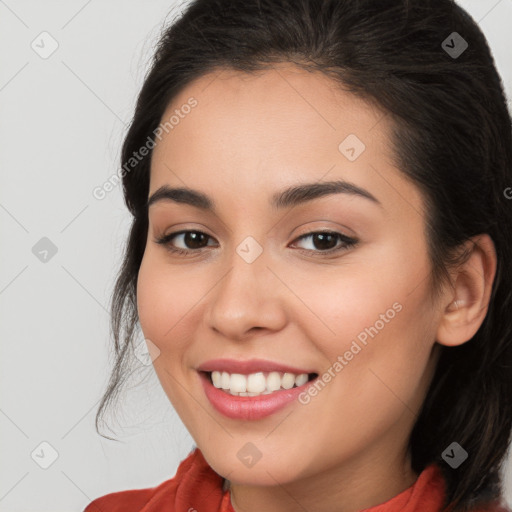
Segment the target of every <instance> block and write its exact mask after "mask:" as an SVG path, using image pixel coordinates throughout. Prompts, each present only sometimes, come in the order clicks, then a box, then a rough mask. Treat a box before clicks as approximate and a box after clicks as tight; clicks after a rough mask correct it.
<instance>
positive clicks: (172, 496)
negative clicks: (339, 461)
mask: <svg viewBox="0 0 512 512" xmlns="http://www.w3.org/2000/svg"><path fill="white" fill-rule="evenodd" d="M223 480H224V479H223V478H222V477H221V476H220V475H219V474H218V473H216V472H215V471H214V470H213V469H212V468H211V467H210V466H209V465H208V463H207V462H206V460H205V458H204V457H203V454H202V453H201V451H200V450H199V448H195V450H193V451H192V452H190V454H189V455H188V456H187V458H186V459H184V460H183V461H181V463H180V465H179V466H178V470H177V472H176V475H175V476H174V477H173V478H171V479H169V480H166V481H165V482H163V483H161V484H160V485H158V486H156V487H152V488H147V489H134V490H129V491H121V492H114V493H111V494H107V495H105V496H101V497H100V498H97V499H95V500H93V501H92V502H91V503H90V504H89V505H88V506H87V507H86V508H85V510H84V512H197V511H198V512H235V510H234V509H233V507H232V506H231V502H230V494H229V490H226V491H223V490H222V484H223ZM444 492H445V487H444V480H443V477H442V475H441V470H440V469H439V468H438V466H436V465H435V464H432V465H430V466H428V467H427V468H425V469H424V470H423V471H422V472H421V474H420V475H419V476H418V479H417V480H416V482H415V483H414V484H413V485H412V486H411V487H409V488H408V489H406V490H405V491H403V492H401V493H400V494H398V495H396V496H395V497H394V498H391V499H390V500H389V501H386V502H385V503H381V504H380V505H376V506H374V507H371V508H367V509H365V510H364V511H361V512H398V511H400V512H440V511H441V507H442V503H443V497H444ZM475 512H511V511H510V509H508V508H506V507H505V506H504V505H503V504H502V505H501V506H500V505H498V504H494V505H490V506H489V507H488V508H485V509H479V510H478V511H477V510H475Z"/></svg>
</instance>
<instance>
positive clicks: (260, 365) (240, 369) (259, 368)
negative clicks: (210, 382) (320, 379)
mask: <svg viewBox="0 0 512 512" xmlns="http://www.w3.org/2000/svg"><path fill="white" fill-rule="evenodd" d="M197 370H198V371H202V372H213V371H215V370H217V371H219V372H228V373H240V374H242V375H249V374H250V373H256V372H282V373H295V374H296V375H299V374H301V373H318V371H317V370H314V369H304V368H297V367H293V366H288V365H286V364H281V363H276V362H274V361H267V360H265V359H249V360H245V361H241V360H236V359H210V360H208V361H205V362H204V363H201V364H200V365H199V366H198V367H197Z"/></svg>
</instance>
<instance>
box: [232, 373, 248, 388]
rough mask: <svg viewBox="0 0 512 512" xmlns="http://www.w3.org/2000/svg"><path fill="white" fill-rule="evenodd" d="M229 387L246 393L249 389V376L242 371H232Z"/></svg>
mask: <svg viewBox="0 0 512 512" xmlns="http://www.w3.org/2000/svg"><path fill="white" fill-rule="evenodd" d="M229 389H230V390H231V391H235V392H236V393H245V392H246V391H247V378H246V377H245V375H242V374H240V373H232V374H231V378H230V380H229Z"/></svg>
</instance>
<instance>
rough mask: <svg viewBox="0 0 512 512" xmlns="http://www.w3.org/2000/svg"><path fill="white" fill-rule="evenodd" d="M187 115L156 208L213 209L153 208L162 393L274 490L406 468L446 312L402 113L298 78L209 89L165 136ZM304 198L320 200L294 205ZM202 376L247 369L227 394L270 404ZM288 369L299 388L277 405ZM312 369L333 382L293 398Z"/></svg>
mask: <svg viewBox="0 0 512 512" xmlns="http://www.w3.org/2000/svg"><path fill="white" fill-rule="evenodd" d="M191 98H193V100H191ZM187 104H188V105H191V104H194V105H195V106H194V107H193V108H188V107H184V106H185V105H187ZM176 110H178V113H176ZM173 115H175V119H174V122H172V128H169V127H168V128H167V132H166V131H165V130H164V132H163V136H162V137H161V140H159V141H157V145H156V147H155V149H154V153H153V156H152V164H151V178H150V192H149V197H151V196H152V195H153V194H154V193H155V192H156V191H158V190H159V189H160V190H163V189H162V187H169V188H170V189H175V188H187V189H192V190H193V191H195V192H196V193H198V194H202V195H204V196H207V199H209V203H210V205H209V207H208V204H206V203H207V201H202V202H199V201H198V200H197V199H196V200H192V199H191V198H192V196H191V195H186V194H184V193H181V194H179V195H177V194H175V193H174V194H173V193H171V192H168V193H167V194H165V193H163V194H160V199H159V200H156V199H155V200H154V201H152V202H151V205H150V207H149V210H148V216H149V226H148V238H147V245H146V249H145V253H144V257H143V260H142V264H141V267H140V272H139V277H138V285H137V301H138V304H137V305H138V312H139V319H140V324H141V327H142V331H143V333H144V336H145V338H146V339H148V340H150V341H151V343H152V344H154V345H155V346H156V347H158V351H159V355H158V357H157V358H156V359H155V360H154V362H153V364H154V367H155V370H156V373H157V375H158V378H159V380H160V382H161V385H162V386H163V389H164V390H165V392H166V394H167V396H168V397H169V399H170V401H171V402H172V405H173V406H174V408H175V409H176V411H177V412H178V414H179V415H180V417H181V419H182V421H183V422H184V424H185V426H186V428H187V429H188V431H189V432H190V434H191V435H192V437H193V438H194V440H195V441H196V443H197V445H198V446H199V448H200V449H201V451H202V452H203V454H204V456H205V458H206V459H207V461H208V462H209V463H210V465H211V466H212V467H213V468H214V469H215V471H217V472H218V473H219V474H221V475H223V476H225V477H227V478H228V479H229V480H230V481H231V482H238V483H240V484H257V485H275V483H276V481H278V482H281V483H283V484H285V483H291V482H297V481H299V480H301V481H305V480H304V479H308V478H314V477H315V475H319V474H321V473H322V474H324V475H325V474H326V473H325V472H337V473H338V474H347V475H348V474H350V475H355V474H358V472H361V471H362V468H365V469H364V471H365V472H366V473H368V471H369V469H368V468H370V467H371V468H377V467H381V468H383V469H385V470H389V468H395V467H403V465H404V464H406V462H405V461H406V460H407V453H406V446H407V441H408V436H409V433H410V431H411V429H412V427H413V425H414V423H415V420H416V414H417V413H418V410H419V408H420V406H421V403H422V401H423V399H424V396H425V393H426V391H427V387H428V384H429V382H430V379H431V377H432V371H433V369H434V367H435V362H436V358H435V356H436V354H437V352H436V351H435V350H433V348H434V347H435V346H437V345H435V335H436V334H435V333H436V327H437V325H438V322H439V312H438V311H437V310H436V308H434V307H433V306H432V303H431V301H430V295H429V294H430V286H431V282H430V279H429V274H430V265H429V261H428V257H427V242H426V239H425V234H424V230H425V217H424V212H423V207H424V206H423V201H422V196H421V195H420V193H419V191H418V189H417V188H416V187H415V186H414V185H413V184H412V183H411V182H409V181H408V180H407V179H406V178H405V177H404V176H403V174H401V173H400V171H399V170H398V169H397V168H396V167H394V164H393V158H392V153H391V149H390V147H389V143H388V135H389V133H390V129H391V128H390V124H389V118H388V116H385V115H383V113H382V112H380V111H378V110H377V109H376V108H375V107H372V106H370V105H369V104H367V103H365V102H363V101H362V100H360V99H357V98H356V97H354V96H353V95H351V94H349V93H348V92H344V91H341V90H340V89H339V88H338V87H337V86H336V85H335V84H334V83H333V82H331V81H330V79H328V78H327V77H325V76H324V75H321V74H318V73H308V72H305V71H302V70H299V69H298V68H295V67H293V66H292V65H286V64H283V65H280V66H276V67H274V68H273V69H271V70H266V71H261V72H259V73H258V74H254V75H247V74H242V73H239V72H235V71H232V70H231V71H230V70H223V71H222V72H219V71H217V72H216V73H215V74H209V75H205V76H203V77H201V78H200V79H198V80H196V81H195V82H193V83H192V84H190V85H189V86H188V87H186V88H185V89H184V90H183V91H182V92H181V93H180V94H179V96H177V97H175V98H174V100H173V101H172V104H171V105H169V107H168V109H167V111H166V113H165V114H164V116H163V118H162V122H165V121H167V120H169V119H170V118H171V116H173ZM176 116H177V117H176ZM178 118H179V121H178V122H176V119H178ZM168 126H169V125H168ZM363 144H364V146H363ZM328 182H332V183H338V186H335V185H332V186H331V188H330V189H326V188H325V185H326V184H327V183H328ZM342 182H346V183H350V184H351V186H352V188H345V189H343V187H340V186H339V183H342ZM311 185H313V186H315V187H310V186H311ZM294 187H303V189H302V191H303V192H304V191H306V192H305V193H301V192H300V191H298V192H295V193H288V194H285V195H281V196H280V194H282V193H283V191H284V190H286V189H289V188H294ZM307 187H310V188H309V189H307ZM322 187H324V188H322ZM307 190H309V192H307ZM356 190H358V191H359V193H356V192H355V191H356ZM279 196H280V201H278V200H276V198H277V197H279ZM372 198H373V199H372ZM184 231H185V233H183V232H184ZM169 235H172V236H169ZM162 239H163V241H164V242H165V243H158V242H157V240H162ZM180 250H181V251H182V252H181V253H180V252H175V251H180ZM217 359H224V360H228V361H227V363H226V361H224V363H225V364H227V366H222V365H221V363H219V362H218V361H217V362H213V363H209V361H212V360H217ZM252 360H259V362H258V361H256V363H255V365H253V366H247V365H246V366H243V365H242V364H240V363H245V362H247V361H252ZM262 361H263V362H262ZM237 363H238V366H237ZM199 368H202V369H203V370H204V369H206V370H210V371H214V370H215V368H217V370H215V371H219V372H221V370H224V371H225V370H226V369H228V370H229V369H231V371H226V374H227V377H226V376H224V377H223V376H222V372H221V373H220V374H216V376H214V378H215V379H218V381H219V382H221V384H218V385H220V386H222V385H223V384H222V382H224V385H226V383H227V382H229V384H230V385H231V387H232V388H231V389H243V383H244V382H251V383H252V384H251V389H256V388H258V386H260V385H263V386H264V387H265V391H266V394H264V395H260V394H258V396H245V397H244V396H233V395H231V394H230V393H229V391H223V390H222V389H221V390H218V389H213V388H214V387H215V386H212V384H211V383H210V381H209V380H207V379H209V378H210V377H209V373H203V372H202V371H200V370H199ZM272 370H274V371H278V372H280V373H291V374H292V376H291V377H290V376H288V377H285V378H284V379H283V380H282V381H279V380H277V382H278V384H280V385H281V388H280V390H278V391H274V392H272V393H270V392H268V391H269V388H268V387H267V386H269V387H270V386H271V385H270V384H269V380H271V379H270V378H269V377H268V375H269V372H270V371H272ZM286 370H288V371H286ZM291 370H294V371H291ZM261 372H263V380H262V376H261V375H259V376H257V377H252V376H251V377H248V378H247V379H246V380H244V379H245V378H246V376H247V375H248V374H257V373H261ZM232 373H234V374H240V375H243V376H244V377H243V378H242V380H240V378H239V377H236V376H235V377H232V376H230V374H232ZM300 373H307V374H313V373H314V374H316V378H314V379H313V380H309V381H308V382H306V383H303V379H304V377H300V378H298V379H297V383H298V385H297V384H294V385H295V386H296V387H294V388H292V389H288V390H286V389H283V386H284V387H288V386H290V383H291V382H295V380H294V378H295V377H296V376H297V375H298V374H300ZM308 376H309V377H315V375H313V376H311V375H308ZM274 377H275V375H274ZM274 377H273V378H274ZM223 378H224V379H227V380H224V381H223V380H222V379H223ZM301 379H302V380H301ZM262 382H263V384H261V383H262ZM237 385H241V386H242V387H241V388H236V386H237ZM252 386H255V387H252Z"/></svg>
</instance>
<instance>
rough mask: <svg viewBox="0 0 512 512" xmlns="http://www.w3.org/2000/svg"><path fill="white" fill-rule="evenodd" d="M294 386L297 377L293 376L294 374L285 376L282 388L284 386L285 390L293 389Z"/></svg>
mask: <svg viewBox="0 0 512 512" xmlns="http://www.w3.org/2000/svg"><path fill="white" fill-rule="evenodd" d="M294 384H295V375H293V373H285V374H284V375H283V380H282V381H281V386H283V388H284V389H291V388H293V385H294Z"/></svg>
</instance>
